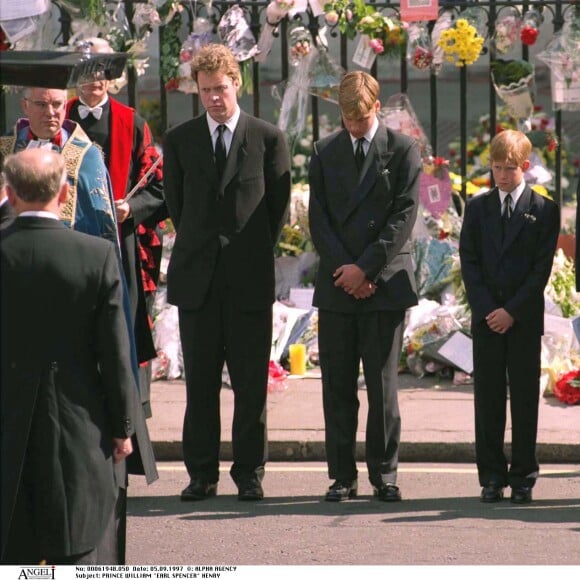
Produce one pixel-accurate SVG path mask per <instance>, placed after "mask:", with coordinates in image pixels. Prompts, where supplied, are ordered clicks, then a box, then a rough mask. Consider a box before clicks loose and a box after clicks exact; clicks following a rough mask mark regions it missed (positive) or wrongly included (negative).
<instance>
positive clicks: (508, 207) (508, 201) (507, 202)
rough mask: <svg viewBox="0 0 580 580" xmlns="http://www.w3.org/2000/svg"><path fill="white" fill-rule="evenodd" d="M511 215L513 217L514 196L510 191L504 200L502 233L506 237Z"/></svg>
mask: <svg viewBox="0 0 580 580" xmlns="http://www.w3.org/2000/svg"><path fill="white" fill-rule="evenodd" d="M511 217H512V196H511V195H510V194H509V193H508V194H507V195H506V196H505V198H504V200H503V205H502V212H501V225H502V235H503V236H504V237H505V234H506V232H507V229H508V226H509V223H510V218H511Z"/></svg>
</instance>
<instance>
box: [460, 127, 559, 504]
mask: <svg viewBox="0 0 580 580" xmlns="http://www.w3.org/2000/svg"><path fill="white" fill-rule="evenodd" d="M531 151H532V144H531V143H530V141H529V139H528V138H527V137H526V136H525V135H524V134H523V133H521V132H520V131H511V130H510V131H503V132H501V133H499V134H498V135H496V136H495V137H494V138H493V140H492V142H491V147H490V162H491V171H492V174H493V178H494V181H495V184H496V187H494V188H493V189H491V190H490V191H489V192H487V193H484V194H482V195H477V196H475V197H474V198H472V199H471V200H470V201H469V202H468V203H467V206H466V210H465V216H464V221H463V227H462V229H461V236H460V241H459V255H460V259H461V272H462V275H463V281H464V283H465V289H466V291H467V299H468V301H469V305H470V307H471V311H472V320H471V329H472V333H473V361H474V394H475V444H476V460H477V469H478V474H479V483H480V484H481V486H482V491H481V501H484V502H497V501H500V500H501V499H502V498H503V489H504V487H506V486H507V485H509V486H510V487H511V489H512V491H511V501H512V502H514V503H518V504H526V503H530V502H531V501H532V488H533V486H534V484H535V482H536V479H537V477H538V473H539V465H538V462H537V459H536V437H537V430H538V403H539V394H540V384H539V383H540V355H541V337H542V334H543V331H544V288H545V286H546V284H547V282H548V278H549V276H550V272H551V269H552V261H553V258H554V252H555V249H556V243H557V240H558V233H559V230H560V213H559V209H558V206H557V205H556V204H555V203H554V202H553V201H550V200H549V199H546V198H545V197H542V196H541V195H539V194H537V193H535V192H534V191H532V189H531V188H530V187H529V186H528V185H527V184H526V182H525V181H524V173H525V171H526V170H527V169H528V168H529V166H530V161H529V156H530V153H531ZM508 389H509V398H510V411H511V420H512V451H511V465H509V467H508V459H507V458H506V455H505V453H504V435H505V424H506V406H507V393H508Z"/></svg>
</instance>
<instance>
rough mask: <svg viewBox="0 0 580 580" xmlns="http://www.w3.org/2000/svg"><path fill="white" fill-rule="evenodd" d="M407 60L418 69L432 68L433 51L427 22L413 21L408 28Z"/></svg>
mask: <svg viewBox="0 0 580 580" xmlns="http://www.w3.org/2000/svg"><path fill="white" fill-rule="evenodd" d="M407 36H408V41H407V62H408V63H409V64H411V66H413V67H414V68H416V69H417V70H427V71H428V70H430V69H431V66H432V64H433V51H432V49H431V38H430V37H429V30H428V28H427V23H426V22H423V21H419V22H411V23H410V24H409V27H408V28H407Z"/></svg>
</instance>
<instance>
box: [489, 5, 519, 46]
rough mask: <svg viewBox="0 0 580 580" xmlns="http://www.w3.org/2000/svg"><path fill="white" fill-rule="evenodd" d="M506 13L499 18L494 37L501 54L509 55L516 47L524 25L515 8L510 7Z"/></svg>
mask: <svg viewBox="0 0 580 580" xmlns="http://www.w3.org/2000/svg"><path fill="white" fill-rule="evenodd" d="M505 12H506V13H505V14H502V15H501V16H500V17H499V18H498V20H497V23H496V25H495V34H494V36H493V43H494V45H495V49H496V51H497V52H498V53H499V54H507V53H508V52H509V51H510V50H511V49H512V48H513V47H514V46H515V44H516V43H517V41H518V39H519V32H520V27H521V24H522V21H521V18H520V17H519V13H518V11H517V10H516V9H515V8H511V7H509V8H508V10H507V11H505Z"/></svg>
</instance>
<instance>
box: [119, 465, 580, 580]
mask: <svg viewBox="0 0 580 580" xmlns="http://www.w3.org/2000/svg"><path fill="white" fill-rule="evenodd" d="M159 468H160V479H159V481H157V482H155V483H154V484H153V485H151V486H147V485H145V483H144V478H142V477H135V476H132V477H131V479H130V485H129V497H130V499H129V519H128V534H127V535H128V544H127V563H128V564H195V565H213V566H215V565H238V566H265V565H267V566H271V565H281V566H296V565H309V566H313V565H315V566H318V565H333V566H334V565H338V566H352V565H377V566H395V565H404V566H409V565H414V566H418V565H433V566H441V565H468V566H476V565H520V566H523V565H533V566H535V565H543V566H555V565H558V566H561V565H568V566H573V568H572V569H564V568H559V573H558V580H561V579H562V578H567V577H569V576H567V575H565V574H564V571H565V570H567V571H570V570H573V572H574V575H573V576H570V577H576V578H578V577H580V465H552V466H550V465H543V466H542V468H541V469H542V475H541V477H540V480H539V481H538V483H537V485H536V488H535V490H534V503H533V504H532V505H530V506H516V505H513V504H511V503H510V502H509V500H504V501H503V502H502V503H500V504H483V503H481V502H480V501H479V499H478V494H479V487H478V483H477V475H476V472H475V468H474V466H473V465H467V464H466V465H464V464H447V465H445V464H418V463H407V464H403V465H401V466H400V472H399V484H400V486H401V490H402V493H403V496H404V500H403V501H402V502H401V503H398V504H392V505H390V504H384V503H381V502H379V501H377V500H375V499H374V498H373V497H372V496H371V487H370V484H369V483H368V480H367V478H366V473H365V472H364V466H362V465H360V466H359V470H360V473H359V497H358V498H357V499H355V500H350V501H347V502H342V503H339V504H332V503H328V502H325V501H323V500H322V497H323V494H324V492H325V490H326V488H327V486H328V485H329V481H328V478H327V474H326V466H325V464H323V463H270V464H268V466H267V473H266V478H265V480H264V490H265V493H266V499H265V500H264V501H262V502H257V503H246V502H239V501H238V500H237V497H236V495H235V493H236V490H235V487H234V485H233V483H232V481H231V479H230V476H229V473H228V470H229V465H228V464H224V465H223V471H222V473H221V479H220V486H219V490H218V496H217V497H215V498H212V499H209V500H206V501H202V502H194V503H184V502H181V501H180V500H179V491H180V490H181V489H182V488H183V487H184V486H185V485H186V483H187V480H188V478H187V474H186V472H185V469H184V467H183V465H182V464H181V463H162V464H160V465H159ZM576 567H578V568H576ZM301 575H302V574H301ZM518 576H519V575H518ZM520 577H522V578H524V577H526V578H529V577H530V576H529V574H526V575H525V576H524V575H522V576H520Z"/></svg>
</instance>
